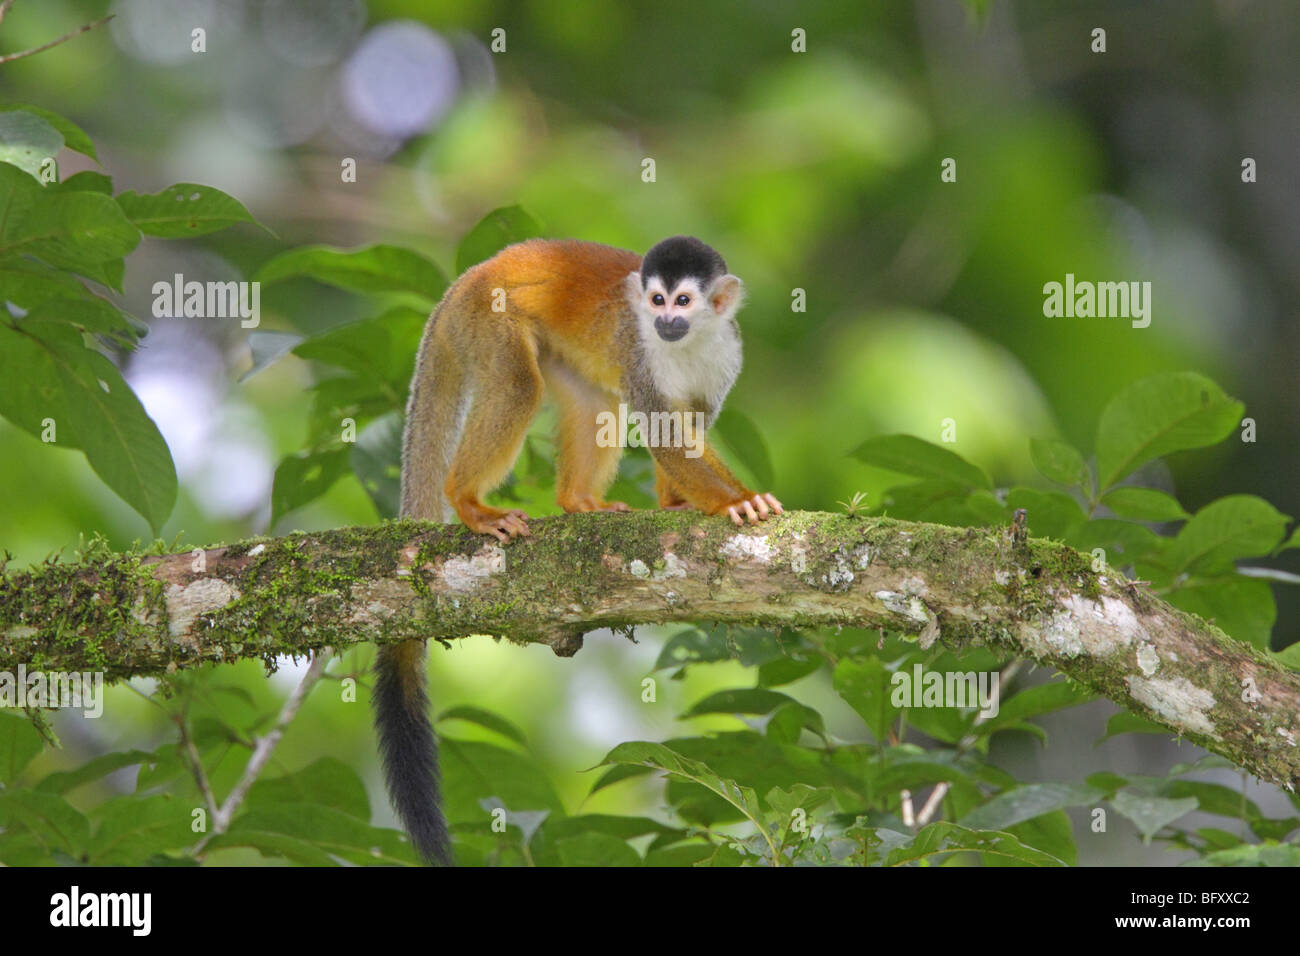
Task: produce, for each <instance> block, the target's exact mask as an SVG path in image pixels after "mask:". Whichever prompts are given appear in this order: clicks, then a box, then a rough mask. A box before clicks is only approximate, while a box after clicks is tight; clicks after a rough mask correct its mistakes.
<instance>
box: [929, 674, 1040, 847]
mask: <svg viewBox="0 0 1300 956" xmlns="http://www.w3.org/2000/svg"><path fill="white" fill-rule="evenodd" d="M1023 664H1024V661H1012V662H1011V663H1010V664H1008V665H1007V666H1006V667H1005V668H1004V669H1003V671H1002V674H1001V675H1000V676H999V677H998V688H999V690H1000V689H1001V688H1002V686H1003V685H1005V684H1007V683H1009V682H1010V681H1011V680H1012V679H1013V678H1014V677H1015V676H1016V674H1017V673H1018V672H1019V671H1020V668H1021V666H1022V665H1023ZM988 719H989V718H987V717H985V716H984V715H983V714H982V713H980V714H976V715H975V722H974V723H972V724H971V729H972V730H974V729H975V728H976V727H978V726H979V725H980V724H982V723H984V721H986V720H988ZM978 739H979V738H978V737H976V735H975V734H967V735H966V736H965V737H963V738H962V740H961V742H960V743H959V744H958V745H957V753H958V754H963V753H965V752H966V751H968V750H970V749H971V747H973V746H975V741H976V740H978ZM951 788H952V784H951V783H949V782H948V781H947V780H945V781H943V782H942V783H940V784H938V785H936V786H935V788H934V789H933V790H932V791H930V796H929V797H928V798H927V799H926V801H925V804H924V805H923V806H922V807H921V812H920V813H918V814H917V815H916V825H917V826H918V827H923V826H925V825H926V824H927V823H929V822H930V818H931V817H932V816H934V814H935V811H936V810H938V809H939V804H941V803H943V798H944V797H946V796H948V791H949V790H950V789H951Z"/></svg>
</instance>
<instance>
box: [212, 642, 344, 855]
mask: <svg viewBox="0 0 1300 956" xmlns="http://www.w3.org/2000/svg"><path fill="white" fill-rule="evenodd" d="M333 655H334V651H333V649H332V648H329V647H322V648H321V649H320V650H319V651H317V652H316V653H315V655H313V657H312V661H311V666H309V667H308V668H307V673H305V674H303V675H302V680H300V681H299V682H298V686H297V687H295V688H294V689H293V693H292V694H290V695H289V699H288V700H286V701H285V702H284V706H283V707H282V708H280V716H278V717H277V718H276V719H275V726H273V727H272V728H271V730H270V732H269V733H268V734H267V735H266V736H265V737H258V738H257V745H256V746H255V747H254V749H253V756H251V757H249V758H248V765H247V766H245V767H244V773H243V775H242V776H241V777H240V778H239V782H238V783H236V784H235V786H234V787H233V788H232V789H231V791H230V795H229V796H228V797H226V801H225V803H223V804H222V805H221V806H220V808H218V809H217V811H216V812H215V813H214V814H213V815H212V832H211V834H210V835H209V836H208V838H207V839H205V840H203V841H202V842H201V843H200V844H199V846H198V847H196V848H195V849H196V852H197V851H198V850H201V849H202V848H203V845H204V844H206V843H207V840H210V839H211V838H212V837H214V836H216V835H217V834H218V833H225V832H226V829H227V828H228V827H229V826H230V821H231V818H232V817H234V815H235V811H236V810H238V809H239V805H240V804H241V803H243V802H244V798H245V797H246V796H248V791H249V790H250V789H251V788H252V786H253V783H254V781H256V780H257V776H258V774H260V773H261V772H262V769H263V768H264V767H265V766H266V764H267V762H268V761H269V760H270V759H271V754H272V753H274V752H275V748H276V745H277V744H279V742H280V738H281V737H283V736H284V731H285V728H286V727H288V726H289V724H290V722H292V721H293V718H294V717H295V716H296V715H297V713H298V708H299V707H301V706H302V702H303V701H304V700H305V699H306V698H307V694H308V693H309V692H310V691H311V689H312V687H314V686H315V684H316V682H317V681H318V680H320V679H321V676H322V675H323V674H324V673H325V666H326V665H327V664H328V663H329V662H330V658H331V657H333Z"/></svg>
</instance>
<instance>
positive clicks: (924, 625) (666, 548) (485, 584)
mask: <svg viewBox="0 0 1300 956" xmlns="http://www.w3.org/2000/svg"><path fill="white" fill-rule="evenodd" d="M530 526H531V527H532V529H533V535H532V537H530V538H526V539H517V540H515V541H513V542H511V543H510V544H508V545H505V546H502V545H499V544H498V543H497V542H495V541H492V540H490V539H485V538H483V537H481V536H478V535H474V534H472V533H470V532H469V531H468V530H467V529H465V528H464V527H462V526H460V525H435V524H429V523H426V522H414V521H396V522H387V523H384V524H380V525H376V526H373V527H362V528H345V529H339V530H335V531H324V532H316V533H307V534H303V533H295V534H292V535H289V536H287V537H284V538H278V539H271V538H265V539H254V540H250V541H243V542H239V543H238V544H233V545H228V546H224V547H216V548H209V549H196V550H194V551H192V552H189V553H183V554H172V555H162V556H146V555H138V554H128V555H112V554H106V555H102V556H96V555H93V554H92V555H88V556H85V557H83V558H82V559H81V560H79V561H78V562H76V563H67V564H65V563H46V564H44V565H42V566H40V567H37V568H34V569H32V570H29V571H22V572H13V571H10V572H8V573H6V574H5V575H4V576H3V577H0V670H8V671H10V672H13V671H15V670H16V669H17V667H18V665H20V664H22V665H25V666H26V668H27V670H28V671H29V672H31V671H34V670H41V671H85V670H98V671H103V672H104V674H105V677H106V679H109V680H112V679H120V678H124V677H127V676H131V675H161V674H165V673H169V672H171V671H174V670H176V669H178V668H183V667H192V666H195V665H199V664H205V663H210V662H221V661H231V660H235V659H239V658H258V657H260V658H263V659H264V660H266V661H267V662H268V663H270V662H273V661H274V659H275V658H276V657H278V656H281V655H286V654H302V653H305V652H306V651H308V650H310V649H313V648H320V647H325V646H334V647H336V648H342V647H345V646H347V645H350V644H355V643H359V642H362V641H372V642H375V643H389V642H393V641H401V640H407V639H411V638H429V637H433V638H437V639H439V640H449V639H453V638H459V637H465V636H468V635H471V634H491V635H497V636H502V637H505V638H507V639H509V640H512V641H515V642H518V643H544V644H548V645H549V646H550V647H551V648H552V649H553V650H554V651H555V653H557V654H560V655H563V656H568V655H571V654H574V653H576V652H577V651H578V649H579V648H581V646H582V640H583V634H585V633H587V632H589V631H593V630H596V629H599V628H615V629H626V628H630V627H631V626H633V625H636V624H658V623H666V622H672V621H717V622H723V623H734V624H745V625H751V626H753V625H757V626H770V627H792V628H805V627H822V626H840V625H843V626H852V627H865V628H881V629H887V630H892V631H899V632H903V633H907V634H915V635H917V636H918V639H919V640H920V642H921V643H922V645H924V646H928V645H929V644H930V643H933V642H934V641H935V640H939V641H942V642H943V643H944V644H945V645H947V646H950V647H952V648H956V649H959V648H963V647H968V646H975V645H987V646H992V647H996V648H997V649H999V650H1001V651H1004V652H1006V653H1008V654H1011V655H1015V656H1019V657H1026V658H1030V659H1032V660H1034V661H1037V662H1039V663H1042V664H1049V665H1051V666H1052V667H1054V668H1056V669H1057V670H1059V671H1061V672H1062V673H1064V674H1066V675H1068V676H1069V677H1071V678H1073V679H1075V680H1077V681H1079V682H1081V683H1082V684H1084V685H1086V686H1088V687H1090V688H1092V689H1093V690H1095V691H1096V692H1098V693H1099V694H1102V695H1104V696H1106V697H1108V698H1110V699H1111V700H1113V701H1114V702H1116V703H1117V704H1119V705H1120V706H1122V707H1125V708H1127V709H1129V710H1131V711H1134V712H1136V713H1139V714H1142V715H1143V716H1145V717H1148V718H1150V719H1151V720H1153V721H1156V722H1158V723H1160V724H1162V725H1164V726H1166V727H1168V728H1169V729H1170V730H1171V731H1172V732H1173V733H1175V734H1178V735H1180V736H1183V737H1186V738H1188V739H1189V740H1192V741H1194V742H1196V743H1198V744H1200V745H1201V746H1203V747H1205V748H1206V749H1208V750H1212V751H1214V752H1216V753H1219V754H1222V755H1224V756H1225V757H1228V758H1229V759H1231V760H1233V761H1234V762H1236V763H1238V764H1240V765H1241V766H1243V767H1245V768H1246V769H1248V770H1249V771H1251V772H1252V773H1254V774H1255V775H1257V776H1258V777H1260V778H1262V779H1264V780H1268V781H1271V782H1274V783H1278V784H1280V785H1282V786H1285V787H1286V788H1287V789H1289V790H1292V791H1294V789H1295V785H1296V783H1297V782H1298V781H1300V748H1298V747H1297V737H1300V717H1298V716H1297V715H1298V714H1300V674H1296V673H1293V672H1291V671H1289V670H1287V669H1286V668H1284V667H1282V666H1281V665H1280V664H1278V663H1277V662H1276V661H1273V660H1271V659H1270V658H1269V657H1267V656H1266V655H1264V654H1262V653H1260V652H1258V651H1256V650H1255V649H1254V648H1252V647H1250V646H1249V645H1246V644H1244V643H1242V642H1240V641H1236V640H1233V639H1232V638H1230V637H1228V636H1226V635H1225V634H1224V633H1223V632H1222V631H1221V630H1219V629H1218V628H1216V627H1214V626H1213V625H1211V624H1207V623H1206V622H1204V621H1202V620H1200V619H1199V618H1197V617H1195V616H1193V615H1190V614H1187V613H1185V612H1183V611H1180V610H1178V609H1177V608H1174V607H1172V606H1171V605H1169V604H1167V603H1165V602H1163V601H1161V600H1159V599H1158V598H1156V597H1154V596H1153V595H1151V594H1150V593H1149V592H1147V591H1145V590H1144V589H1143V588H1142V587H1141V586H1140V585H1136V584H1134V583H1133V582H1129V581H1127V580H1126V579H1125V578H1124V577H1123V576H1122V575H1121V574H1119V573H1118V572H1116V571H1113V570H1111V569H1109V568H1102V569H1101V570H1100V571H1095V570H1094V569H1093V567H1092V565H1091V560H1090V558H1088V557H1087V556H1085V555H1082V554H1080V553H1079V552H1077V551H1074V550H1073V549H1071V548H1068V547H1066V546H1064V545H1062V544H1058V543H1056V542H1050V541H1042V540H1035V539H1030V540H1027V541H1026V540H1015V539H1014V537H1012V536H1010V535H1008V534H1006V533H1003V532H1001V531H991V530H988V529H977V528H952V527H947V526H943V525H932V524H923V523H917V522H904V521H894V520H891V519H888V518H855V517H849V516H845V515H830V514H823V513H818V512H796V513H793V514H789V515H786V516H785V517H781V518H773V519H771V520H769V521H767V522H764V523H763V524H760V525H758V526H751V527H745V528H735V527H733V526H732V525H730V524H729V523H727V522H725V521H723V520H720V519H718V518H709V517H702V516H700V515H698V514H693V513H686V512H653V511H647V512H635V513H631V514H596V515H568V516H565V517H559V518H547V519H542V520H537V521H534V522H532V523H531V525H530Z"/></svg>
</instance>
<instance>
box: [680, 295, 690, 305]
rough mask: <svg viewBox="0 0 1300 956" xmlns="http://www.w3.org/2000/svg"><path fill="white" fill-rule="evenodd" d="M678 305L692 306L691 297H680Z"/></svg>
mask: <svg viewBox="0 0 1300 956" xmlns="http://www.w3.org/2000/svg"><path fill="white" fill-rule="evenodd" d="M677 304H678V305H690V304H691V297H690V296H689V295H679V296H678V297H677Z"/></svg>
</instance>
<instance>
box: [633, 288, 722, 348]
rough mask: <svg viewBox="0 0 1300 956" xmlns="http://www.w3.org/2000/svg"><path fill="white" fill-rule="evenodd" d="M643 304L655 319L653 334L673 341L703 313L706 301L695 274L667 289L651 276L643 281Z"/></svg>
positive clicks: (681, 336) (685, 331)
mask: <svg viewBox="0 0 1300 956" xmlns="http://www.w3.org/2000/svg"><path fill="white" fill-rule="evenodd" d="M645 307H646V311H647V312H648V313H649V314H650V317H651V318H652V319H653V320H654V329H655V334H657V335H658V336H659V337H660V338H661V339H663V340H664V341H665V342H676V341H678V340H679V339H682V338H685V337H686V333H687V332H689V331H690V330H691V323H692V322H694V321H697V320H698V319H700V318H702V317H703V316H702V315H701V313H702V312H703V311H704V310H705V309H706V308H708V305H707V303H706V302H705V299H704V294H703V290H701V289H700V286H699V283H698V282H697V281H696V280H695V279H694V278H686V279H682V280H681V281H680V282H678V283H677V284H676V285H675V286H673V288H671V289H670V288H668V287H667V286H666V285H664V283H663V280H661V279H660V278H659V277H658V276H652V277H651V279H650V281H649V282H648V283H647V284H646V290H645ZM710 311H711V310H710Z"/></svg>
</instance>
